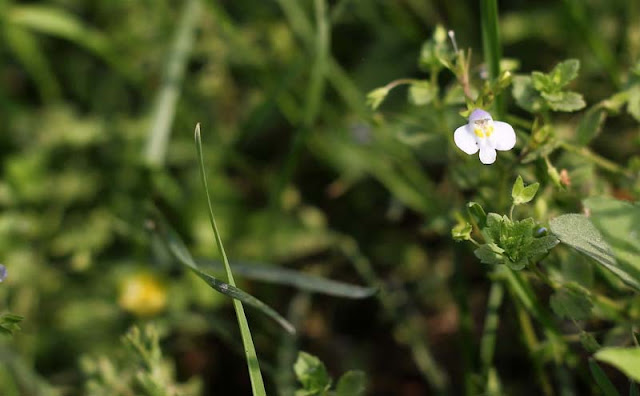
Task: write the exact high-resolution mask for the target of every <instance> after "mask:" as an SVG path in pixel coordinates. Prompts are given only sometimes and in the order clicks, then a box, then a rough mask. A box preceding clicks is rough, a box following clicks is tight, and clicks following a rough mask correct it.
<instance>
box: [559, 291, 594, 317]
mask: <svg viewBox="0 0 640 396" xmlns="http://www.w3.org/2000/svg"><path fill="white" fill-rule="evenodd" d="M549 304H550V305H551V309H553V312H555V314H556V315H558V316H560V317H562V318H566V319H573V320H584V319H588V318H589V317H591V309H592V308H593V303H592V302H591V299H590V298H589V296H587V295H586V294H584V293H579V292H577V291H575V290H564V289H563V290H558V291H556V292H555V293H554V294H553V295H552V296H551V298H550V300H549Z"/></svg>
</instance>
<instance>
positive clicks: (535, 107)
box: [511, 76, 546, 113]
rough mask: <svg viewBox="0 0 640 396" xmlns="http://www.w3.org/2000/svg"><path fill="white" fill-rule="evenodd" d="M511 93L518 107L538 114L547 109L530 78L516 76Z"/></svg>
mask: <svg viewBox="0 0 640 396" xmlns="http://www.w3.org/2000/svg"><path fill="white" fill-rule="evenodd" d="M511 93H512V94H513V97H514V98H515V100H516V103H517V104H518V106H520V107H521V108H523V109H525V110H527V111H528V112H530V113H538V112H540V111H542V110H544V109H545V108H546V102H545V101H544V99H543V98H542V97H541V96H540V93H539V92H538V91H536V89H535V88H534V87H533V82H532V80H531V77H529V76H515V77H514V78H513V88H512V90H511Z"/></svg>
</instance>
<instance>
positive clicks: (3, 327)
mask: <svg viewBox="0 0 640 396" xmlns="http://www.w3.org/2000/svg"><path fill="white" fill-rule="evenodd" d="M23 319H24V317H22V316H20V315H14V314H12V313H5V314H2V315H0V333H4V334H7V335H12V334H13V333H15V332H16V331H19V330H20V326H19V325H18V323H20V322H21V321H22V320H23Z"/></svg>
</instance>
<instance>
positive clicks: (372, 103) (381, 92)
mask: <svg viewBox="0 0 640 396" xmlns="http://www.w3.org/2000/svg"><path fill="white" fill-rule="evenodd" d="M389 91H390V89H389V88H387V87H380V88H376V89H374V90H373V91H371V92H369V93H368V94H367V105H368V106H369V107H371V109H372V110H376V109H377V108H378V107H379V106H380V105H381V104H382V102H383V101H384V99H385V98H386V97H387V95H388V94H389Z"/></svg>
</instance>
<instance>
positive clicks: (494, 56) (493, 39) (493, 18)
mask: <svg viewBox="0 0 640 396" xmlns="http://www.w3.org/2000/svg"><path fill="white" fill-rule="evenodd" d="M480 19H481V21H482V48H483V50H484V61H485V63H486V64H487V69H488V71H489V79H490V80H492V81H495V80H496V79H497V78H498V76H499V75H500V59H502V48H501V46H500V33H499V31H498V2H497V0H481V1H480ZM495 113H496V115H497V117H498V119H503V118H504V102H503V100H502V95H501V94H498V95H496V98H495Z"/></svg>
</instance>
